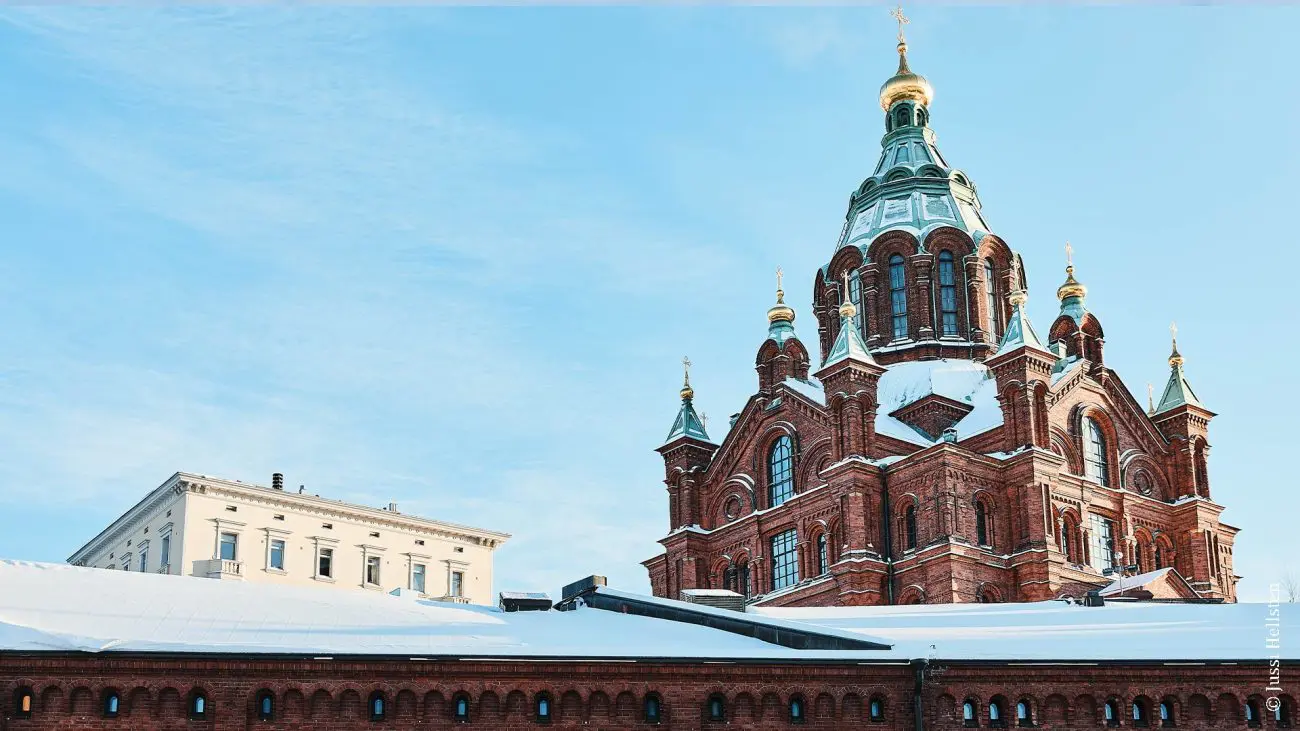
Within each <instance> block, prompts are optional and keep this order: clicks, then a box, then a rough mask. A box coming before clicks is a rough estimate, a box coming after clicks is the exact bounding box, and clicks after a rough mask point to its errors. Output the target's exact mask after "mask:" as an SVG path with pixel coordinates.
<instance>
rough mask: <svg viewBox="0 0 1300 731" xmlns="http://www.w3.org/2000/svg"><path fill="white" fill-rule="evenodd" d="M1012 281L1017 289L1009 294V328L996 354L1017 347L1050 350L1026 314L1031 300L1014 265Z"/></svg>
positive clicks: (1003, 335) (1008, 351)
mask: <svg viewBox="0 0 1300 731" xmlns="http://www.w3.org/2000/svg"><path fill="white" fill-rule="evenodd" d="M1011 281H1012V283H1013V284H1014V285H1015V287H1016V288H1015V289H1014V290H1012V291H1011V294H1009V295H1008V296H1007V300H1008V301H1010V302H1011V319H1010V321H1008V322H1007V330H1006V332H1004V333H1002V343H1001V344H999V345H998V352H996V353H994V356H995V357H996V356H999V355H1002V354H1003V353H1010V352H1011V351H1013V350H1015V349H1017V348H1023V347H1028V348H1035V349H1037V350H1041V351H1044V352H1049V351H1048V350H1047V348H1044V347H1043V341H1041V340H1039V339H1038V333H1036V332H1034V326H1033V325H1032V324H1031V323H1030V322H1029V317H1028V316H1027V315H1025V303H1026V302H1028V301H1029V295H1028V293H1026V292H1025V290H1023V289H1021V288H1020V273H1019V271H1018V270H1017V269H1016V267H1015V266H1014V263H1013V266H1012V270H1011Z"/></svg>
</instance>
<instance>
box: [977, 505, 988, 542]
mask: <svg viewBox="0 0 1300 731" xmlns="http://www.w3.org/2000/svg"><path fill="white" fill-rule="evenodd" d="M975 540H976V541H978V542H979V545H981V546H987V545H989V516H988V511H987V510H986V509H985V507H984V501H982V500H979V501H976V502H975Z"/></svg>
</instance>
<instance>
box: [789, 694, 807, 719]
mask: <svg viewBox="0 0 1300 731" xmlns="http://www.w3.org/2000/svg"><path fill="white" fill-rule="evenodd" d="M803 722H804V712H803V699H802V698H800V697H799V696H795V697H793V698H791V699H790V723H803Z"/></svg>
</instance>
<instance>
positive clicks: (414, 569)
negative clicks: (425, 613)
mask: <svg viewBox="0 0 1300 731" xmlns="http://www.w3.org/2000/svg"><path fill="white" fill-rule="evenodd" d="M411 588H412V589H413V590H415V591H418V592H420V593H421V594H423V593H424V564H422V563H417V564H415V565H413V566H411Z"/></svg>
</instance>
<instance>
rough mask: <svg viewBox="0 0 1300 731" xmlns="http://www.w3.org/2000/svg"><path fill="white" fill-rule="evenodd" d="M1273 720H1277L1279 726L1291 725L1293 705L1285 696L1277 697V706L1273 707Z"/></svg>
mask: <svg viewBox="0 0 1300 731" xmlns="http://www.w3.org/2000/svg"><path fill="white" fill-rule="evenodd" d="M1273 720H1274V721H1276V722H1277V726H1278V728H1290V727H1291V705H1290V704H1289V703H1288V702H1287V700H1286V699H1285V698H1278V699H1277V708H1274V709H1273Z"/></svg>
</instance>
